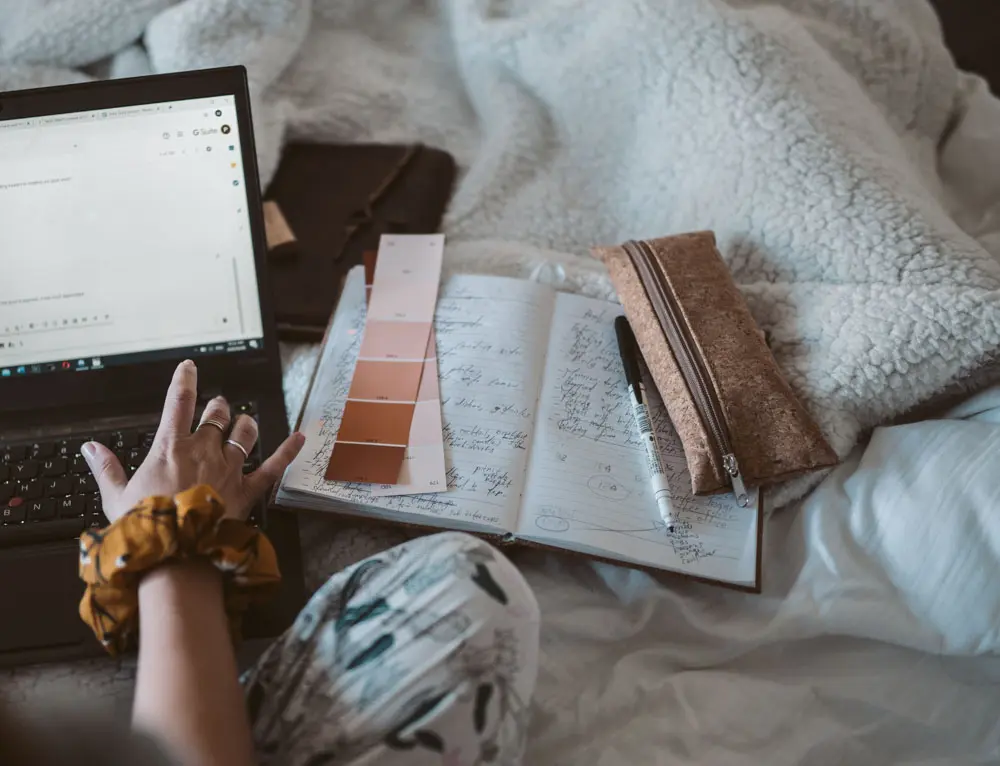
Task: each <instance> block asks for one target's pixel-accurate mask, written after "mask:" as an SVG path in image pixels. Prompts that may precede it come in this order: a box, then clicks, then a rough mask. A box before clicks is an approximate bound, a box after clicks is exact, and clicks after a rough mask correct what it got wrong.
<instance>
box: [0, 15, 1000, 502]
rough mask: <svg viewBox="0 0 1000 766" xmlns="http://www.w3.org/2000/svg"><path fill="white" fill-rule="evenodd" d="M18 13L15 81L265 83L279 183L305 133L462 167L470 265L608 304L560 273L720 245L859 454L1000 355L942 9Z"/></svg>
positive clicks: (800, 387)
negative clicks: (244, 75) (949, 173)
mask: <svg viewBox="0 0 1000 766" xmlns="http://www.w3.org/2000/svg"><path fill="white" fill-rule="evenodd" d="M4 7H5V9H6V13H5V14H4V16H3V17H0V87H4V88H15V87H26V86H31V85H41V84H49V83H53V82H57V81H65V80H71V79H74V78H75V79H79V78H83V77H88V76H96V77H102V76H123V75H128V74H141V73H144V72H148V71H155V72H166V71H173V70H179V69H190V68H196V67H206V66H214V65H221V64H231V63H236V62H241V63H244V64H246V66H247V67H248V69H249V71H250V77H251V81H252V83H253V92H254V94H255V103H254V109H255V117H256V124H257V132H258V141H259V146H260V154H261V161H262V171H263V176H264V179H263V180H264V182H265V183H266V181H267V180H268V178H269V177H270V175H271V174H272V173H273V172H274V169H275V166H276V164H277V162H278V158H279V155H280V151H281V146H282V143H283V142H284V141H286V140H288V139H307V140H316V141H357V140H370V141H393V140H407V141H409V140H414V139H420V140H423V141H425V142H427V143H430V144H434V145H439V146H443V147H444V148H447V149H449V150H450V151H452V152H453V153H454V154H455V155H456V156H457V157H458V159H459V161H460V163H461V165H462V167H463V169H464V171H465V173H464V175H463V177H462V180H461V184H460V186H459V188H458V191H457V194H456V195H455V198H454V201H453V204H452V206H451V210H450V213H449V216H448V219H447V225H446V231H447V233H448V235H449V241H450V242H451V243H470V242H476V241H479V242H482V241H483V240H494V241H503V242H505V243H508V244H507V245H506V246H502V247H498V246H489V245H486V246H483V245H480V246H479V247H474V248H471V249H470V248H466V247H462V248H455V249H454V250H453V251H452V253H451V254H450V256H449V258H450V262H451V263H452V264H453V265H454V266H455V267H457V268H459V269H463V270H469V269H479V270H484V271H503V272H506V273H512V272H513V273H522V274H525V275H526V274H527V273H529V272H530V271H531V269H532V268H534V267H535V266H537V265H538V264H539V263H541V262H543V261H563V262H564V263H565V266H566V268H565V269H562V270H559V271H557V272H555V276H557V277H559V278H562V279H563V280H564V281H565V286H566V288H567V289H574V288H576V289H581V288H583V286H584V285H585V286H586V288H587V292H590V293H592V294H597V295H608V296H610V295H612V292H611V290H610V286H609V284H608V283H607V281H606V279H605V278H604V275H603V274H602V273H601V272H600V271H599V270H594V269H587V268H583V269H580V268H575V267H574V266H573V263H572V261H573V260H580V259H579V258H577V259H573V258H566V257H565V256H566V255H569V256H586V255H587V251H588V247H589V246H590V245H592V244H594V243H609V242H617V241H620V240H622V239H625V238H628V237H645V236H655V235H662V234H666V233H670V232H678V231H686V230H692V229H702V228H711V229H714V230H715V231H716V232H717V235H718V240H719V243H720V246H721V249H722V251H723V253H724V255H725V257H726V260H727V262H728V263H729V265H730V267H731V268H732V271H733V273H734V275H735V277H736V279H737V281H738V282H739V283H740V285H741V287H742V288H743V291H744V293H745V294H746V296H747V299H748V301H749V302H750V306H751V309H752V311H753V313H754V315H755V317H756V318H757V320H758V322H759V324H760V325H761V326H762V327H763V328H764V329H766V330H767V331H769V333H770V335H771V338H772V344H773V350H774V354H775V356H776V358H777V359H778V362H779V364H780V365H781V367H782V369H783V370H784V372H785V373H786V375H787V377H788V379H789V380H790V381H791V383H792V385H793V386H794V387H795V389H796V390H797V391H798V393H799V394H800V395H801V396H802V398H803V399H804V401H805V402H806V404H807V405H808V406H809V408H810V409H811V410H812V412H814V413H815V415H816V416H817V418H818V419H819V421H820V423H821V425H822V426H823V428H824V430H825V432H826V434H827V436H828V437H829V439H830V441H831V443H832V444H833V445H834V447H835V448H836V449H837V451H838V452H839V453H840V454H841V455H844V454H846V453H847V452H848V451H849V449H850V448H851V447H852V446H853V445H854V444H855V443H856V441H857V440H858V438H859V436H861V435H863V434H864V433H865V432H866V431H867V430H869V429H870V428H871V427H873V426H874V425H876V424H879V423H884V422H886V421H889V420H891V419H893V418H895V417H897V416H899V415H901V414H902V413H904V412H906V411H908V410H910V409H911V408H913V407H915V406H917V405H920V404H922V403H926V402H928V401H929V400H932V399H934V398H935V397H936V396H938V395H940V394H942V393H944V392H947V391H948V390H949V389H952V388H955V387H964V388H969V387H972V386H975V385H977V384H978V383H979V382H980V378H981V376H982V375H983V374H984V373H986V372H988V371H990V369H991V365H992V363H993V362H994V360H995V357H996V352H997V349H998V347H1000V265H998V264H997V262H996V261H995V260H994V259H993V258H991V257H990V256H989V255H988V254H987V253H986V252H985V251H984V249H983V248H982V247H981V246H980V245H979V244H977V243H976V242H975V241H974V240H973V239H971V238H970V237H969V236H967V235H966V234H965V233H963V231H962V230H961V229H960V228H959V226H957V225H956V223H955V222H954V221H953V220H952V218H951V217H949V215H948V214H947V212H946V210H945V207H944V205H943V198H942V183H941V179H940V177H939V174H938V171H937V168H936V158H937V152H938V149H939V147H940V146H941V145H942V143H943V142H944V141H945V140H946V139H947V137H948V133H949V129H950V127H951V126H952V125H954V123H955V121H956V119H957V118H958V117H960V114H961V110H962V108H963V93H962V89H961V78H960V76H959V73H958V72H957V71H956V69H955V67H954V65H953V63H952V60H951V58H950V56H949V54H948V53H947V51H946V49H945V48H944V45H943V43H942V40H941V35H940V30H939V28H938V24H937V20H936V18H935V16H934V14H933V11H932V10H931V9H930V7H929V6H928V5H927V4H926V3H925V2H923V0H782V1H781V2H768V3H761V2H754V1H753V0H627V1H626V0H619V1H618V2H606V0H543V1H542V2H539V0H438V2H429V1H428V0H424V1H421V0H379V2H371V0H315V1H314V2H309V0H184V1H183V2H171V1H170V0H129V1H128V2H123V0H116V1H115V2H109V1H108V0H46V1H45V2H42V3H39V2H38V0H7V2H6V3H5V4H4ZM336 182H337V179H331V183H336ZM510 243H518V245H519V246H518V247H510V246H509V244H510ZM529 245H530V246H532V247H528V246H529ZM536 248H538V249H536ZM543 249H544V250H543ZM547 251H551V252H547ZM511 253H514V262H513V263H512V262H511V261H510V260H509V258H510V255H511ZM560 254H562V255H563V257H560ZM804 489H805V486H804V485H799V486H798V487H790V488H786V490H785V491H784V492H782V497H780V498H775V499H776V500H778V501H779V502H781V501H784V500H787V499H789V498H791V497H792V496H793V495H795V494H800V493H801V492H802V491H803V490H804Z"/></svg>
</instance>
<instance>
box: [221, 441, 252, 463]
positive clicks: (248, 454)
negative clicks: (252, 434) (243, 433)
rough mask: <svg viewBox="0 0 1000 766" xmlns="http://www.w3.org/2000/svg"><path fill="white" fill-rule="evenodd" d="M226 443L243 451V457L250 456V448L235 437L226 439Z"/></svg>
mask: <svg viewBox="0 0 1000 766" xmlns="http://www.w3.org/2000/svg"><path fill="white" fill-rule="evenodd" d="M226 444H232V445H233V446H234V447H236V449H238V450H239V451H240V452H242V453H243V457H245V458H247V459H249V458H250V450H248V449H247V448H246V447H244V446H243V445H242V444H240V443H239V442H238V441H236V440H235V439H226Z"/></svg>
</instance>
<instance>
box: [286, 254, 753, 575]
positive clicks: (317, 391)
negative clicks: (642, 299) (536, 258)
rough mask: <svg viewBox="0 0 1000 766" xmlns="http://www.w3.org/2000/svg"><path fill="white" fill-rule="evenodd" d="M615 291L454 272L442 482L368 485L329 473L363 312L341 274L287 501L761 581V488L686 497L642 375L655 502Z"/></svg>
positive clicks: (356, 275)
mask: <svg viewBox="0 0 1000 766" xmlns="http://www.w3.org/2000/svg"><path fill="white" fill-rule="evenodd" d="M620 313H621V307H620V306H616V305H615V304H611V303H607V302H604V301H599V300H594V299H591V298H585V297H582V296H578V295H569V294H565V293H557V292H555V291H554V290H553V289H552V288H550V287H547V286H544V285H539V284H536V283H534V282H527V281H523V280H517V279H508V278H505V277H484V276H473V275H455V276H452V277H450V278H448V279H446V280H445V282H444V283H443V284H442V286H441V293H440V298H439V301H438V307H437V315H436V318H435V327H436V331H437V341H438V368H439V373H440V381H441V405H442V414H443V419H444V441H445V452H446V462H447V466H448V471H447V479H448V491H447V492H441V493H436V494H425V495H408V496H395V497H385V496H382V497H376V496H375V495H373V494H372V492H371V486H370V485H367V484H344V483H339V482H330V481H326V480H325V479H324V478H323V475H324V473H325V471H326V467H327V463H328V461H329V459H330V452H331V449H332V447H333V443H334V441H335V438H336V435H337V429H338V427H339V424H340V416H341V413H342V412H343V410H344V403H345V400H346V398H347V390H348V387H349V385H350V382H351V374H352V371H353V370H354V365H355V360H356V359H357V355H358V349H359V347H360V342H361V334H362V331H363V328H364V319H365V301H364V276H363V273H362V270H361V269H354V270H352V271H351V273H350V274H349V276H348V278H347V280H346V282H345V285H344V290H343V294H342V296H341V299H340V303H339V306H338V308H337V311H336V314H335V315H334V319H333V322H332V324H331V326H330V329H329V331H328V333H327V338H326V342H325V346H324V348H323V352H322V355H321V358H320V362H319V366H318V368H317V371H316V375H315V378H314V380H313V383H312V386H311V389H310V392H309V394H308V396H307V398H306V403H305V406H304V408H303V413H302V418H301V421H300V426H299V427H300V430H301V431H302V432H303V433H304V434H305V435H306V446H305V448H304V449H303V451H302V453H301V454H300V455H299V457H298V458H297V459H296V461H295V462H294V463H293V464H292V465H291V466H290V467H289V469H288V471H287V472H286V474H285V476H284V478H283V479H282V481H281V483H280V484H279V486H278V489H277V491H276V502H277V503H278V504H279V505H281V506H284V507H289V508H306V509H312V510H321V511H335V512H338V513H345V514H353V515H357V516H363V517H368V518H376V519H381V520H388V521H397V522H403V523H407V524H418V525H426V526H431V527H441V528H446V529H461V530H467V531H470V532H475V533H479V534H487V535H496V536H498V537H499V539H500V541H503V542H525V543H529V544H534V545H541V546H546V547H551V548H558V549H562V550H568V551H576V552H579V553H584V554H587V555H590V556H594V557H598V558H604V559H609V560H613V561H620V562H623V563H626V564H629V565H635V566H640V567H647V568H654V569H662V570H668V571H673V572H679V573H683V574H685V575H688V576H691V577H696V578H699V579H705V580H711V581H716V582H719V583H723V584H727V585H730V586H733V587H737V588H742V589H747V590H753V591H757V590H759V588H760V547H761V546H760V543H761V540H760V531H761V507H760V505H761V504H760V501H759V497H758V498H756V500H755V502H754V503H753V505H752V506H751V507H750V508H740V507H739V506H738V505H737V504H736V502H735V500H734V499H733V497H732V495H717V496H712V497H693V496H692V495H691V490H690V487H691V483H690V478H689V476H688V472H687V468H686V465H685V461H684V456H683V453H682V450H681V445H680V442H679V441H678V439H677V436H676V434H675V433H674V431H673V427H672V426H671V424H670V421H669V418H668V417H667V415H666V410H665V408H664V407H663V405H662V403H661V402H658V401H656V400H655V390H653V389H652V387H651V388H650V392H649V393H650V398H651V400H652V401H651V404H652V407H651V410H652V413H653V419H654V421H655V423H654V425H655V427H656V429H657V433H658V437H659V441H660V446H661V449H662V452H663V458H664V463H665V465H666V467H667V471H668V473H669V484H670V487H671V490H672V502H673V504H674V506H675V509H676V511H677V515H678V517H679V522H680V523H679V524H677V526H676V528H675V531H674V532H672V533H668V532H667V531H666V528H665V525H664V523H663V522H662V521H661V520H660V517H659V515H658V514H657V510H656V503H655V501H654V499H653V493H652V490H651V488H650V483H649V474H648V472H647V469H646V463H645V456H644V452H643V448H642V445H641V443H640V441H639V437H638V432H637V430H636V425H635V421H634V419H633V416H632V412H631V409H630V406H629V403H628V394H627V391H626V387H625V376H624V372H623V371H622V368H621V360H620V358H619V354H618V347H617V343H616V339H615V331H614V318H615V317H616V316H618V315H619V314H620Z"/></svg>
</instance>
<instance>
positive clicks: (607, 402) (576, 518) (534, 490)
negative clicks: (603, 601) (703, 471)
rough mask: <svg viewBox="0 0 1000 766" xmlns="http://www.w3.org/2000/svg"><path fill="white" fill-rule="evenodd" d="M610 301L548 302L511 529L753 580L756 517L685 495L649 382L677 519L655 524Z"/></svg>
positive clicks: (678, 461) (681, 469)
mask: <svg viewBox="0 0 1000 766" xmlns="http://www.w3.org/2000/svg"><path fill="white" fill-rule="evenodd" d="M619 313H621V307H619V306H615V305H612V304H609V303H606V302H604V301H597V300H593V299H590V298H584V297H582V296H576V295H564V294H561V295H559V296H558V297H557V298H556V303H555V310H554V313H553V320H552V327H551V331H550V337H549V341H548V344H547V345H548V354H547V357H546V366H545V373H544V377H543V379H542V386H541V397H540V402H539V410H538V423H537V426H536V429H535V434H534V444H533V447H532V458H531V461H530V466H529V472H528V480H527V483H526V489H525V497H524V502H523V508H522V512H521V519H520V521H519V524H518V529H517V536H518V537H520V538H526V539H531V540H535V541H538V542H546V543H549V544H553V545H556V546H558V547H565V548H573V549H577V550H580V551H582V552H589V553H594V554H598V555H606V556H607V555H611V556H613V557H615V558H622V559H624V560H626V561H632V562H635V563H638V564H645V565H652V566H656V567H662V568H670V569H675V570H682V571H684V572H687V573H690V574H694V575H697V576H702V577H709V578H712V579H723V580H728V581H732V582H739V583H743V584H752V583H753V582H754V580H755V571H756V542H757V533H756V525H757V523H758V522H757V513H756V510H755V509H753V508H750V509H747V508H740V507H739V506H738V505H737V504H736V502H735V500H734V499H733V498H732V496H731V495H718V496H712V497H694V496H692V495H691V481H690V476H689V474H688V470H687V464H686V461H685V459H684V453H683V449H682V447H681V444H680V441H679V439H678V437H677V434H676V432H675V431H674V429H673V426H672V424H671V422H670V419H669V417H668V416H667V414H666V410H665V408H664V407H663V405H662V402H660V401H659V399H658V398H657V397H656V392H655V389H654V388H653V387H651V386H650V387H649V392H650V393H649V394H648V395H649V399H650V403H651V414H652V417H653V424H654V428H655V429H656V432H657V438H658V442H659V445H660V448H661V454H662V457H663V463H664V467H665V468H666V471H667V474H668V483H669V485H670V488H671V503H672V506H673V508H674V511H675V513H676V517H677V518H678V520H679V523H678V524H677V525H676V526H675V529H674V531H673V532H672V533H670V532H667V529H666V524H665V523H664V522H663V521H662V520H661V519H660V517H659V515H658V513H657V510H656V503H655V501H654V499H653V493H652V490H651V488H650V482H649V474H648V471H647V469H646V459H645V454H644V451H643V447H642V444H641V442H640V441H639V437H638V431H637V429H636V425H635V420H634V418H633V415H632V411H631V408H630V405H629V401H628V389H627V387H626V384H625V378H624V374H623V372H622V368H621V359H620V357H619V354H618V346H617V341H616V339H615V332H614V318H615V317H616V316H617V315H618V314H619Z"/></svg>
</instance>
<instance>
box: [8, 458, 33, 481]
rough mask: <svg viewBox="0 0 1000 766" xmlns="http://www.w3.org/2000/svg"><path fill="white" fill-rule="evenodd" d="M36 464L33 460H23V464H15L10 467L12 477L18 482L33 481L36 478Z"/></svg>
mask: <svg viewBox="0 0 1000 766" xmlns="http://www.w3.org/2000/svg"><path fill="white" fill-rule="evenodd" d="M38 468H39V466H38V463H37V462H35V461H34V460H25V461H24V462H23V463H15V464H14V465H13V466H11V469H12V476H13V477H14V478H15V479H17V480H19V481H24V480H26V479H34V478H35V477H36V476H38Z"/></svg>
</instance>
